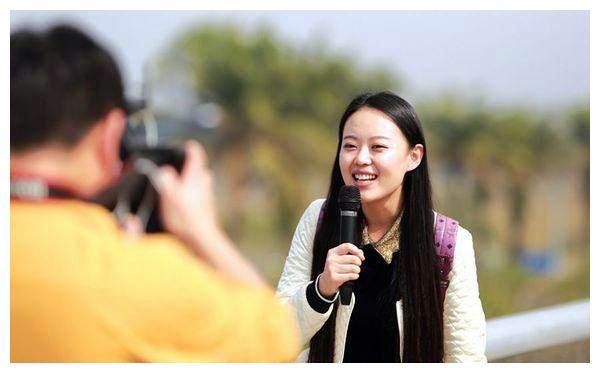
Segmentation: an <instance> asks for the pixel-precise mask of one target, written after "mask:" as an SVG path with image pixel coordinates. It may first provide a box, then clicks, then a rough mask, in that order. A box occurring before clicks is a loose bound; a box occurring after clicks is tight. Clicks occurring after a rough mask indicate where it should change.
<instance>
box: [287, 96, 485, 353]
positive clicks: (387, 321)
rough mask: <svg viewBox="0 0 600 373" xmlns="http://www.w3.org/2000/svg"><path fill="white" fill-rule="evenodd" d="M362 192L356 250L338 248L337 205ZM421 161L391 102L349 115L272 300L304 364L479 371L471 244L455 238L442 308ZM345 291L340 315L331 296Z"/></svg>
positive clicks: (410, 124)
mask: <svg viewBox="0 0 600 373" xmlns="http://www.w3.org/2000/svg"><path fill="white" fill-rule="evenodd" d="M343 185H356V186H357V187H358V188H359V190H360V196H361V209H360V211H359V220H360V221H361V224H360V226H359V229H360V231H359V232H357V234H358V235H359V236H358V237H362V245H359V246H360V248H359V247H356V246H354V245H352V244H348V243H346V244H342V245H339V242H338V240H339V239H338V237H339V207H338V202H337V200H338V193H339V189H340V187H341V186H343ZM435 216H436V214H435V213H434V211H433V209H432V202H431V186H430V181H429V172H428V168H427V152H426V145H425V138H424V137H423V131H422V129H421V124H420V122H419V119H418V117H417V114H416V113H415V111H414V109H413V108H412V107H411V105H410V104H409V103H407V102H406V101H404V100H403V99H402V98H400V97H398V96H396V95H395V94H393V93H390V92H380V93H377V94H374V95H371V94H363V95H360V96H358V97H356V98H355V99H354V100H353V101H352V102H351V103H350V105H349V106H348V108H347V109H346V111H345V112H344V114H343V115H342V118H341V120H340V125H339V141H338V147H337V152H336V157H335V162H334V164H333V171H332V174H331V182H330V186H329V192H328V194H327V199H326V200H324V199H319V200H316V201H314V202H312V203H311V204H310V206H309V207H308V208H307V209H306V211H305V212H304V214H303V216H302V218H301V219H300V222H299V223H298V227H297V228H296V232H295V234H294V237H293V240H292V244H291V249H290V253H289V255H288V257H287V259H286V263H285V267H284V270H283V274H282V276H281V279H280V281H279V285H278V289H277V291H278V294H279V295H280V296H281V297H283V298H284V299H286V300H287V301H289V302H290V303H291V304H293V305H294V306H295V308H296V312H297V319H298V323H299V325H300V328H301V333H302V342H303V343H304V344H305V346H306V347H309V348H308V349H306V350H305V351H303V353H302V354H301V355H300V357H299V359H298V360H299V361H308V362H342V361H343V362H461V361H480V362H485V361H486V358H485V355H484V351H485V317H484V314H483V310H482V307H481V302H480V300H479V290H478V285H477V275H476V268H475V258H474V251H473V241H472V237H471V234H470V233H469V232H468V231H467V230H465V229H464V228H462V227H459V228H458V232H457V234H456V243H455V251H454V263H453V265H452V270H451V272H450V274H449V277H448V280H449V285H448V288H447V291H446V295H445V300H444V297H443V296H441V294H440V290H439V289H440V286H439V285H440V275H439V273H438V270H437V269H436V260H437V256H436V250H435V247H434V221H435V220H434V219H435ZM350 280H354V281H355V282H354V289H353V295H352V300H351V302H350V305H347V306H345V305H342V304H340V303H339V302H337V299H338V298H339V297H338V290H339V287H340V286H341V285H342V284H343V283H344V282H346V281H350Z"/></svg>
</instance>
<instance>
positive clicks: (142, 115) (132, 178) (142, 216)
mask: <svg viewBox="0 0 600 373" xmlns="http://www.w3.org/2000/svg"><path fill="white" fill-rule="evenodd" d="M128 113H129V114H128V120H127V124H126V129H125V133H124V135H123V138H122V140H121V145H120V152H119V153H120V154H119V156H120V158H121V160H122V161H123V171H122V175H121V177H120V178H119V180H118V181H117V182H116V183H115V184H114V185H112V186H110V187H109V188H107V189H105V190H103V191H101V192H100V193H99V194H98V195H96V196H95V197H93V198H92V201H93V202H95V203H98V204H101V205H102V206H104V207H106V208H107V209H109V210H110V211H111V212H112V213H113V214H114V215H115V217H116V218H117V220H118V221H119V222H123V221H124V219H125V218H126V217H127V215H128V214H133V215H135V216H137V217H138V218H139V220H140V221H141V223H142V227H143V228H144V231H145V232H147V233H155V232H163V231H164V227H163V226H162V223H161V221H160V216H159V212H158V206H159V205H158V203H159V196H158V192H157V191H156V189H155V187H154V185H153V184H152V174H153V173H154V172H155V171H156V170H157V169H158V168H159V167H161V166H163V165H171V166H173V167H174V168H175V169H176V170H177V171H179V172H180V171H181V169H182V167H183V164H184V162H185V151H184V148H183V143H184V142H185V140H187V139H190V138H196V139H200V140H201V141H202V142H203V143H205V144H206V143H207V142H208V143H210V142H214V141H216V136H217V134H216V131H215V128H216V127H217V126H218V124H219V122H220V117H221V115H220V108H219V107H218V106H217V105H216V104H213V103H203V104H198V105H195V107H194V110H192V112H191V113H190V112H189V110H188V113H187V114H186V115H181V114H180V113H179V114H175V113H172V112H171V113H169V112H166V111H159V110H157V109H156V108H152V107H149V105H147V104H146V102H145V101H143V100H140V101H130V102H128Z"/></svg>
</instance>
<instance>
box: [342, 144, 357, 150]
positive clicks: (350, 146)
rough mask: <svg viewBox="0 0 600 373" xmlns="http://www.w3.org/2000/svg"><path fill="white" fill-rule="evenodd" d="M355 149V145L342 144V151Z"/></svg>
mask: <svg viewBox="0 0 600 373" xmlns="http://www.w3.org/2000/svg"><path fill="white" fill-rule="evenodd" d="M354 148H356V145H354V144H344V149H354Z"/></svg>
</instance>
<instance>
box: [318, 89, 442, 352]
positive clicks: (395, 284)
mask: <svg viewBox="0 0 600 373" xmlns="http://www.w3.org/2000/svg"><path fill="white" fill-rule="evenodd" d="M361 108H372V109H376V110H379V111H380V112H382V113H384V114H386V115H387V116H388V117H389V118H390V119H391V120H392V121H393V122H394V123H396V125H397V126H398V128H399V129H400V130H401V131H402V134H403V135H404V136H405V137H406V139H407V140H408V143H409V145H410V146H411V147H414V146H415V145H416V144H422V145H423V148H424V150H425V153H424V155H423V158H422V160H421V163H420V165H419V166H418V167H417V168H416V169H414V170H412V171H410V172H407V173H406V175H405V176H404V181H403V184H402V207H403V215H402V221H401V224H400V228H399V229H400V250H399V252H397V253H396V254H394V258H393V260H392V264H391V265H392V266H393V279H392V282H391V283H390V284H389V292H388V294H389V297H390V298H392V299H390V300H391V301H393V302H394V303H395V301H396V300H398V299H402V309H403V315H404V325H403V329H404V340H403V345H404V348H403V356H402V361H403V362H441V361H443V356H444V345H443V317H442V311H443V309H442V307H443V305H442V302H441V300H440V291H439V273H438V271H437V270H436V260H437V256H436V251H435V247H434V231H433V219H434V217H433V206H432V199H431V183H430V180H429V172H428V168H427V150H426V149H427V148H426V145H425V138H424V136H423V130H422V128H421V123H420V121H419V118H418V117H417V114H416V112H415V110H414V109H413V108H412V106H411V105H410V104H409V103H408V102H406V101H405V100H403V99H402V98H400V97H398V96H397V95H395V94H393V93H391V92H380V93H377V94H362V95H360V96H358V97H356V98H355V99H354V100H352V102H351V103H350V104H349V105H348V107H347V108H346V111H345V112H344V114H343V115H342V118H341V119H340V124H339V133H338V145H337V150H336V157H335V161H334V162H333V170H332V173H331V182H330V185H329V192H328V194H327V202H326V207H325V211H324V215H323V220H322V223H321V224H320V228H319V229H318V230H317V232H316V234H315V238H314V244H313V249H314V251H313V259H312V273H311V278H312V279H313V280H314V279H316V277H317V276H318V275H319V274H320V273H321V272H322V271H323V269H324V266H325V259H326V256H327V251H328V250H329V249H331V248H333V247H335V246H337V245H338V244H339V242H338V240H339V238H338V237H339V225H340V223H339V207H338V202H337V200H338V193H339V190H340V187H341V186H342V185H344V181H343V179H342V173H341V170H340V167H339V154H340V146H341V143H342V135H343V132H344V126H345V125H346V121H347V120H348V118H349V117H350V116H351V115H352V114H353V113H355V112H356V111H358V110H360V109H361ZM360 214H361V215H360V216H362V211H361V212H360ZM361 220H362V219H361ZM359 229H362V228H361V227H359ZM358 237H360V235H359V236H358ZM337 308H338V304H337V303H336V304H335V305H334V309H333V312H332V314H331V317H329V319H328V320H327V322H326V323H325V324H324V326H323V327H322V328H321V329H320V330H319V332H317V334H315V336H314V337H313V338H312V339H311V342H310V355H309V362H331V361H333V347H334V339H335V336H334V334H335V318H336V311H337Z"/></svg>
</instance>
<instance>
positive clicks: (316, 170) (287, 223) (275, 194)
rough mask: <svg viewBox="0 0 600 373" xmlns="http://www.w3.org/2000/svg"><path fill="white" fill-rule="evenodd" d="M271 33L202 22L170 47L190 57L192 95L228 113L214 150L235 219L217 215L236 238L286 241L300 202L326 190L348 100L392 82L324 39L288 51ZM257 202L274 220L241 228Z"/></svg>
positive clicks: (393, 84) (267, 29) (265, 29)
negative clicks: (197, 94)
mask: <svg viewBox="0 0 600 373" xmlns="http://www.w3.org/2000/svg"><path fill="white" fill-rule="evenodd" d="M275 34H276V33H275V32H274V31H273V30H272V29H271V28H270V27H269V26H262V27H260V28H258V29H256V30H251V31H247V30H246V31H244V30H242V29H240V28H239V27H236V26H234V25H207V26H202V27H199V28H196V29H194V30H191V31H190V32H187V33H186V34H185V35H183V37H182V38H181V39H180V40H179V41H178V42H177V43H176V45H175V47H174V49H175V50H176V51H177V53H179V52H181V51H183V52H184V53H185V54H186V55H187V56H188V57H189V59H190V60H191V61H192V64H193V71H194V73H195V78H196V84H197V89H198V91H199V92H200V93H201V94H202V95H203V96H204V97H206V98H208V99H210V100H212V101H214V102H216V103H218V104H219V105H221V106H222V107H223V109H224V110H225V112H226V119H225V122H224V125H223V127H224V128H223V136H222V138H221V139H220V141H219V142H218V144H213V148H214V149H217V151H218V152H219V153H220V154H219V156H218V157H217V159H218V160H219V162H220V166H221V167H219V168H221V169H223V170H224V172H226V175H225V176H224V179H225V180H227V182H228V183H230V187H229V188H228V190H227V191H226V196H224V197H225V198H226V199H225V200H226V201H227V206H226V210H229V211H234V210H235V213H236V215H235V217H234V216H231V215H230V216H225V218H226V221H228V223H229V224H228V229H229V230H230V232H231V233H233V234H234V236H237V237H240V236H241V235H247V234H249V235H251V234H252V233H256V236H258V237H265V236H268V235H269V234H273V233H278V234H279V235H280V236H281V237H285V238H288V239H289V237H290V235H291V233H292V232H293V229H294V228H295V225H296V223H297V219H298V212H299V211H302V209H303V208H304V207H305V206H306V203H307V201H308V199H309V198H314V197H317V196H323V195H324V193H325V190H326V187H327V185H326V182H327V180H326V179H327V178H326V176H325V177H324V175H328V174H329V170H330V167H331V162H332V160H333V157H334V152H335V144H336V129H337V121H338V120H339V117H340V116H341V114H342V112H343V110H344V108H345V106H346V105H347V104H348V102H349V100H350V99H351V98H352V97H353V96H354V95H356V94H358V93H360V92H363V91H366V90H381V89H397V88H398V87H399V82H398V80H397V79H396V78H395V77H394V76H393V75H392V74H391V73H389V72H387V71H385V70H383V69H378V70H377V71H368V70H365V69H361V68H359V66H358V65H357V59H356V56H350V55H343V54H335V53H333V52H330V51H328V49H327V46H326V44H325V43H324V42H323V41H317V42H313V43H310V44H309V45H305V46H303V47H300V48H296V49H295V48H292V47H291V46H289V45H288V43H286V42H284V41H282V40H279V39H277V38H276V37H275V36H274V35H275ZM265 191H267V192H265ZM249 199H255V200H256V203H252V201H249ZM259 202H260V203H259ZM244 208H246V210H245V211H244V210H243V209H244ZM257 208H261V211H260V213H261V214H263V213H265V211H264V209H265V208H271V209H272V210H271V211H272V213H271V214H270V215H271V216H274V217H276V218H275V219H274V221H272V222H265V225H264V226H263V228H264V229H266V230H267V231H266V232H265V231H262V232H247V229H246V228H247V227H250V226H251V223H250V222H248V220H247V217H248V216H249V215H250V214H257ZM267 215H268V214H267ZM271 223H272V224H275V226H274V227H269V226H268V225H269V224H271ZM273 228H275V229H273ZM252 229H253V230H256V229H261V228H257V227H256V226H253V228H252ZM273 231H275V232H273Z"/></svg>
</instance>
